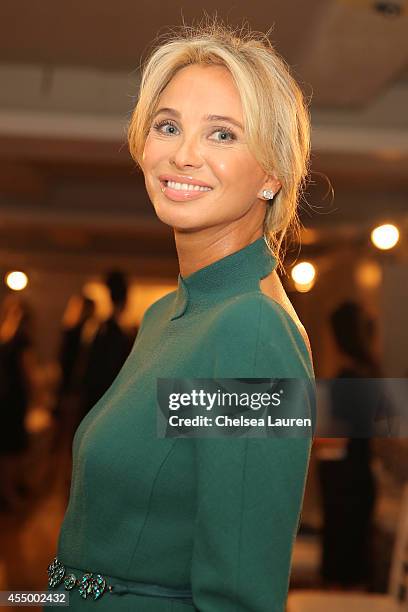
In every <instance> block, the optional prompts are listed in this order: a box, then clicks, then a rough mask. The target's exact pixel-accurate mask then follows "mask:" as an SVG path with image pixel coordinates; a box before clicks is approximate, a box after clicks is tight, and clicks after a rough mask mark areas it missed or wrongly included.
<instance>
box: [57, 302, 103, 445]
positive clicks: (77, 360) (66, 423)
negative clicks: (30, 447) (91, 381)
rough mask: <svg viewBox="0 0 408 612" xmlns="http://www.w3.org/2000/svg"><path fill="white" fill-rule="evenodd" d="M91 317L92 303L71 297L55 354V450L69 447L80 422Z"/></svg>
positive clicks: (92, 327) (91, 333)
mask: <svg viewBox="0 0 408 612" xmlns="http://www.w3.org/2000/svg"><path fill="white" fill-rule="evenodd" d="M94 315H95V303H94V301H93V300H91V299H90V298H88V297H85V296H84V295H82V294H81V295H73V296H71V298H70V299H69V301H68V304H67V307H66V309H65V312H64V317H63V322H62V333H61V341H60V348H59V354H58V362H59V366H60V381H59V386H58V390H57V393H56V402H55V407H54V418H55V419H56V421H57V422H56V435H55V440H54V449H56V448H58V447H59V446H60V444H61V443H63V442H64V441H66V443H67V445H68V448H70V447H71V444H72V438H73V435H74V433H75V430H76V428H77V426H78V422H79V420H80V414H79V404H80V398H81V393H82V382H83V377H84V368H85V364H86V363H87V360H88V353H89V347H90V342H91V340H92V338H93V336H94V334H95V330H96V327H97V321H96V319H95V316H94Z"/></svg>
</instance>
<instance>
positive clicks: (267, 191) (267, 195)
mask: <svg viewBox="0 0 408 612" xmlns="http://www.w3.org/2000/svg"><path fill="white" fill-rule="evenodd" d="M274 195H275V193H274V192H273V191H272V189H264V190H263V192H262V197H263V198H265V200H273V197H274Z"/></svg>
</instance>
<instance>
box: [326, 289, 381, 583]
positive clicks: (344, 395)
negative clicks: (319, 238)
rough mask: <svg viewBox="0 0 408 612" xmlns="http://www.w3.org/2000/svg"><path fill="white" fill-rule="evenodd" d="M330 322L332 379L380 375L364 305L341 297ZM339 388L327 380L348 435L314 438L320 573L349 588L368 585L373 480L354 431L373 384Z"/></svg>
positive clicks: (367, 447)
mask: <svg viewBox="0 0 408 612" xmlns="http://www.w3.org/2000/svg"><path fill="white" fill-rule="evenodd" d="M330 325H331V329H332V332H333V336H334V339H335V342H336V345H337V347H338V349H339V350H340V353H341V361H342V363H341V366H340V368H339V370H338V372H337V374H336V379H344V378H350V379H353V378H362V379H363V378H364V379H370V378H378V377H380V374H381V373H380V367H379V365H378V362H377V358H376V357H375V354H374V349H373V340H374V332H375V324H374V320H373V319H372V318H371V317H370V316H369V315H368V313H367V312H366V311H365V309H364V308H363V307H362V306H361V305H360V304H358V303H356V302H353V301H346V302H343V303H342V304H340V305H339V306H338V307H337V308H336V309H335V310H334V311H333V312H332V314H331V316H330ZM344 389H345V387H344V384H343V386H342V383H337V382H336V381H334V382H333V385H332V405H333V410H334V412H335V413H336V414H337V415H341V414H343V416H345V418H346V419H347V424H348V427H349V430H348V431H349V432H350V435H353V437H350V438H332V439H325V440H324V441H323V440H320V441H317V458H318V470H319V480H320V485H321V493H322V502H323V539H322V563H321V577H322V580H323V584H324V585H326V586H327V587H328V588H331V587H333V588H345V589H352V588H362V587H367V586H370V584H371V579H372V567H371V558H372V557H371V547H372V540H373V526H372V521H373V510H374V504H375V496H376V495H375V479H374V474H373V471H372V467H371V440H370V437H369V433H370V432H369V431H368V430H367V432H366V434H365V435H366V437H358V436H359V435H362V432H363V430H364V426H365V424H367V425H368V424H369V423H370V418H369V419H368V420H367V421H365V420H366V419H367V415H368V416H370V410H371V409H372V408H371V405H372V404H373V402H372V401H371V399H370V395H371V393H370V392H372V391H373V389H372V385H370V383H369V381H366V382H364V383H363V382H362V384H361V385H359V386H356V385H354V384H353V386H347V387H346V389H347V392H345V391H344ZM367 404H368V405H367ZM362 424H363V428H362V427H361V425H362ZM350 428H351V429H350ZM353 429H354V432H355V433H354V434H353Z"/></svg>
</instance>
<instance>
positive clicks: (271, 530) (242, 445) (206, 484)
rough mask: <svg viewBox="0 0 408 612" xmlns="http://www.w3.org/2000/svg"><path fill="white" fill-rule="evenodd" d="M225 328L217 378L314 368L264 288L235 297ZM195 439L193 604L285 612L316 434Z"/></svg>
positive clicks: (211, 611)
mask: <svg viewBox="0 0 408 612" xmlns="http://www.w3.org/2000/svg"><path fill="white" fill-rule="evenodd" d="M221 329H222V330H223V333H222V336H221V337H222V341H221V342H220V344H219V346H217V358H216V366H215V369H214V377H215V378H217V377H218V378H221V377H223V378H227V377H239V376H247V377H252V378H261V377H274V376H279V377H299V376H302V375H303V376H305V377H308V375H310V372H309V373H308V372H307V371H306V372H305V369H304V364H303V362H302V358H301V354H300V352H299V347H298V346H297V344H296V337H295V336H294V335H293V334H292V329H291V326H290V324H289V325H288V321H287V319H286V318H285V316H284V315H283V314H282V313H281V312H280V310H279V309H277V308H276V307H275V306H274V305H273V304H271V303H270V302H269V301H267V300H266V299H265V298H264V297H263V296H259V297H256V299H255V303H249V304H248V300H246V301H244V302H242V303H237V304H235V305H234V306H233V308H232V309H230V311H229V312H226V313H225V319H224V320H223V321H222V322H220V330H221ZM291 334H292V335H291ZM305 409H307V407H305ZM194 444H195V470H196V492H197V514H196V520H195V527H194V545H193V558H192V571H191V581H192V589H193V599H194V605H195V606H196V608H197V609H198V610H199V611H200V612H283V610H284V608H285V602H286V597H287V591H288V585H289V575H290V564H291V555H292V547H293V543H294V539H295V537H296V533H297V528H298V524H299V519H300V509H301V505H302V500H303V493H304V486H305V479H306V473H307V468H308V462H309V455H310V446H311V439H310V437H309V438H306V437H302V438H261V439H254V438H252V439H251V438H245V437H244V438H227V437H224V438H221V439H201V438H200V439H199V438H197V439H196V440H195V441H194Z"/></svg>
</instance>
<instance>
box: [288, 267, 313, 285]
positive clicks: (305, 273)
mask: <svg viewBox="0 0 408 612" xmlns="http://www.w3.org/2000/svg"><path fill="white" fill-rule="evenodd" d="M315 276H316V270H315V267H314V265H313V264H311V263H310V262H309V261H302V262H300V263H298V264H296V266H295V267H294V268H292V278H293V280H294V281H295V283H297V284H298V285H308V284H309V283H311V282H313V280H314V278H315Z"/></svg>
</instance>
